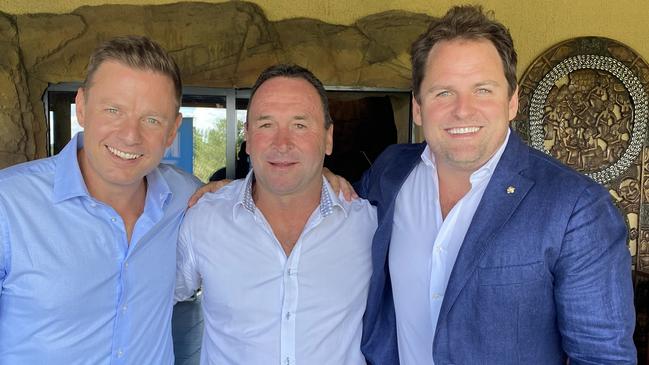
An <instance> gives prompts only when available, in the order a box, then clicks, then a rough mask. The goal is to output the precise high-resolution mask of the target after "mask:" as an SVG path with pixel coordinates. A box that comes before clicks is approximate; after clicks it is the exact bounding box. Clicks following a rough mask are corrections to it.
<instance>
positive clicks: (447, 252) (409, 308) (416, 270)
mask: <svg viewBox="0 0 649 365" xmlns="http://www.w3.org/2000/svg"><path fill="white" fill-rule="evenodd" d="M509 133H510V132H507V137H506V138H505V141H504V143H503V144H502V145H501V146H500V148H499V149H498V150H497V151H496V153H495V154H494V156H492V157H491V159H489V161H487V162H486V163H485V164H484V165H483V166H482V167H480V168H479V169H478V170H476V171H475V172H473V173H472V174H471V177H470V182H471V190H469V192H468V193H467V194H466V195H465V196H464V197H463V198H462V199H460V200H459V201H458V202H457V203H456V204H455V206H454V207H453V209H451V211H450V212H449V213H448V215H447V216H446V219H442V210H441V207H440V203H439V183H438V178H437V169H436V167H435V161H434V156H433V155H432V154H431V151H430V149H429V148H428V146H426V148H425V149H424V152H423V153H422V154H421V159H422V161H421V162H420V163H419V164H418V165H417V166H416V167H415V168H414V170H413V171H412V172H411V173H410V175H408V178H407V179H406V181H405V182H404V184H403V187H402V188H401V190H400V191H399V194H398V195H397V198H396V205H395V210H394V224H393V228H392V240H391V243H390V252H389V254H388V255H389V256H388V260H389V266H390V279H391V282H392V294H393V299H394V307H395V314H396V319H397V343H398V347H399V362H400V363H401V364H402V365H420V364H433V339H434V336H435V329H436V327H437V318H438V316H439V312H440V309H441V307H442V301H443V300H444V293H445V292H446V286H447V285H448V280H449V278H450V277H451V271H452V270H453V265H455V259H456V258H457V255H458V252H459V251H460V248H461V247H462V242H463V241H464V237H465V235H466V232H467V231H468V229H469V225H470V224H471V220H472V219H473V215H474V214H475V212H476V209H477V208H478V204H480V200H481V199H482V195H483V193H484V191H485V188H486V187H487V184H488V183H489V180H490V179H491V176H492V174H493V171H494V169H495V168H496V165H497V164H498V161H499V160H500V156H502V153H503V152H504V151H505V146H506V145H507V140H508V139H509ZM458 351H461V349H459V350H458Z"/></svg>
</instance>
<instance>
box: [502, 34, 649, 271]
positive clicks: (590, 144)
mask: <svg viewBox="0 0 649 365" xmlns="http://www.w3.org/2000/svg"><path fill="white" fill-rule="evenodd" d="M519 84H520V86H519V87H520V91H519V97H520V104H519V111H518V115H517V118H516V120H515V121H514V122H513V127H514V129H516V130H517V131H518V132H519V133H520V134H521V136H523V138H524V139H526V140H527V142H528V143H529V144H530V145H531V146H533V147H534V148H536V149H539V150H541V151H544V152H546V153H549V154H551V155H552V156H554V157H555V158H557V159H559V160H560V161H562V162H563V163H565V164H566V165H568V166H571V167H572V168H574V169H576V170H577V171H580V172H582V173H584V174H586V175H588V176H590V177H591V178H593V179H594V180H595V181H597V182H599V183H601V184H603V185H604V186H606V187H607V188H608V190H609V192H610V193H611V196H612V198H613V201H614V202H615V204H616V206H617V207H618V208H619V209H620V211H621V212H622V214H623V215H624V217H625V219H626V224H627V227H628V229H629V242H628V244H629V249H630V251H631V254H632V255H634V256H635V257H634V264H635V265H636V270H639V271H644V272H648V273H649V148H648V143H647V125H648V123H649V106H648V102H647V90H648V89H649V67H648V66H647V63H646V62H645V61H644V60H643V59H642V58H641V57H640V56H639V55H638V54H637V53H636V52H635V51H633V50H632V49H630V48H629V47H627V46H625V45H624V44H622V43H620V42H617V41H615V40H612V39H607V38H601V37H580V38H573V39H570V40H567V41H565V42H561V43H559V44H557V45H555V46H553V47H551V48H550V49H549V50H547V51H546V52H544V53H543V54H542V55H541V56H540V57H538V58H537V59H536V60H535V61H534V62H533V63H532V65H531V66H530V67H529V68H528V69H527V71H526V72H525V74H524V75H523V77H522V79H521V80H520V83H519Z"/></svg>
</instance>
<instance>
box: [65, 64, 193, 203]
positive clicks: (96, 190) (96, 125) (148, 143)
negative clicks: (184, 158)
mask: <svg viewBox="0 0 649 365" xmlns="http://www.w3.org/2000/svg"><path fill="white" fill-rule="evenodd" d="M76 105H77V119H78V121H79V124H80V125H81V126H82V127H84V147H83V149H82V150H80V151H79V166H80V168H81V172H82V174H83V177H84V180H85V182H86V185H87V186H88V190H89V191H90V193H91V194H93V195H95V196H96V195H103V194H106V193H114V192H116V191H129V190H130V189H136V188H137V187H139V186H140V185H141V184H143V183H144V176H145V175H146V174H148V173H149V172H151V171H152V170H153V169H154V168H155V167H156V166H157V165H158V164H159V163H160V160H161V159H162V156H163V154H164V151H165V149H166V148H167V147H168V146H170V145H171V143H172V142H173V140H174V138H175V136H176V131H177V129H178V126H179V124H180V121H181V115H180V114H178V112H177V110H178V109H177V98H176V96H175V92H174V85H173V82H172V80H171V79H170V78H169V77H167V76H164V75H162V74H160V73H156V72H153V71H146V70H138V69H133V68H130V67H128V66H126V65H124V64H122V63H119V62H116V61H106V62H103V63H102V64H101V66H99V68H98V69H97V71H96V73H95V74H94V76H93V78H92V83H91V84H90V86H88V87H87V88H86V89H83V88H81V89H79V91H78V93H77V97H76ZM124 189H126V190H124Z"/></svg>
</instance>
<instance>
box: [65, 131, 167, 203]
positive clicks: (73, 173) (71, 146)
mask: <svg viewBox="0 0 649 365" xmlns="http://www.w3.org/2000/svg"><path fill="white" fill-rule="evenodd" d="M80 148H83V132H79V133H77V134H76V135H75V136H74V137H72V140H70V142H69V143H68V144H67V145H65V147H64V148H63V150H61V152H59V154H58V155H57V156H56V168H55V172H54V202H55V203H59V202H62V201H64V200H67V199H70V198H74V197H79V196H85V197H90V193H88V188H87V186H86V183H85V181H84V180H83V175H82V174H81V169H80V168H79V160H78V157H77V151H78V150H79V149H80ZM146 179H147V193H146V204H145V210H148V209H151V212H153V211H155V210H158V211H161V209H162V206H163V205H164V203H165V202H166V201H167V199H169V198H170V197H171V195H172V193H171V190H170V189H169V185H168V184H167V181H166V180H165V179H164V177H163V176H162V173H161V172H160V170H159V169H158V168H155V169H153V171H151V172H150V173H149V174H148V175H146ZM154 215H155V214H154Z"/></svg>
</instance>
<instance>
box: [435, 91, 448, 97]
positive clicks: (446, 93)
mask: <svg viewBox="0 0 649 365" xmlns="http://www.w3.org/2000/svg"><path fill="white" fill-rule="evenodd" d="M449 95H451V92H450V91H447V90H444V91H440V92H438V93H437V94H435V96H449Z"/></svg>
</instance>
